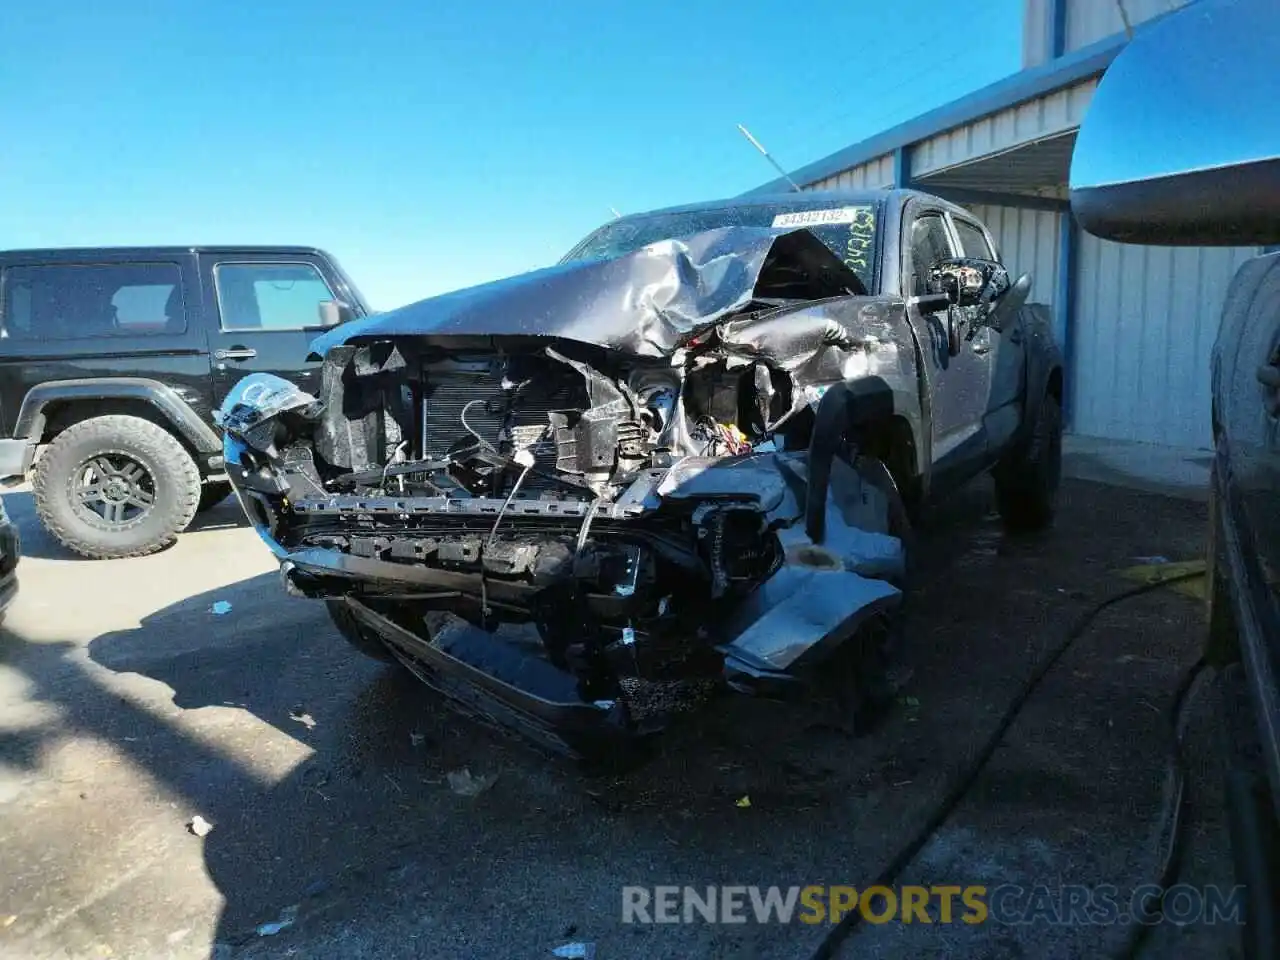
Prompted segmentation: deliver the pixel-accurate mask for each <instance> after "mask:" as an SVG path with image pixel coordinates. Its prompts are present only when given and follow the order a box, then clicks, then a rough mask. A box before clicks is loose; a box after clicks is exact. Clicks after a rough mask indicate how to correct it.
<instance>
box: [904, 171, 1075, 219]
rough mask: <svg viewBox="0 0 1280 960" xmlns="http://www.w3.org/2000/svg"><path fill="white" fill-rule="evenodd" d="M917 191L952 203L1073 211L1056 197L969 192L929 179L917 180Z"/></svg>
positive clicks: (1056, 211)
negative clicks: (935, 182)
mask: <svg viewBox="0 0 1280 960" xmlns="http://www.w3.org/2000/svg"><path fill="white" fill-rule="evenodd" d="M913 188H914V189H916V190H923V191H925V192H926V193H931V194H933V195H934V196H935V197H942V199H943V200H950V201H951V202H952V203H985V204H989V205H990V206H993V207H1021V208H1023V209H1025V210H1049V211H1051V212H1053V213H1061V212H1065V211H1067V210H1070V209H1071V204H1070V203H1068V202H1067V201H1066V200H1059V199H1058V198H1056V197H1032V196H1027V195H1026V194H1021V193H1002V192H1000V191H998V190H969V189H966V188H964V187H948V186H946V185H945V184H941V183H939V184H934V183H932V182H931V181H930V180H929V178H928V177H925V178H924V179H922V180H917V181H915V183H914V184H913Z"/></svg>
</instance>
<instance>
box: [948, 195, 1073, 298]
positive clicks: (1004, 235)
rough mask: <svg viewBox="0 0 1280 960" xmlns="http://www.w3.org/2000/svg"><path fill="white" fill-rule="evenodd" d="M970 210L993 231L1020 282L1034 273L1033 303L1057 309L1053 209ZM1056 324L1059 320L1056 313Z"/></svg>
mask: <svg viewBox="0 0 1280 960" xmlns="http://www.w3.org/2000/svg"><path fill="white" fill-rule="evenodd" d="M969 209H970V210H972V211H973V212H974V214H975V215H976V216H978V217H979V218H980V219H981V220H982V222H983V223H985V224H986V225H987V228H988V229H990V231H991V235H992V237H994V238H995V241H996V249H997V250H999V252H1000V259H1001V260H1002V261H1003V262H1004V265H1005V266H1006V267H1008V268H1009V273H1010V274H1012V276H1013V278H1014V279H1017V278H1018V277H1019V276H1021V275H1022V274H1024V273H1030V274H1031V280H1032V287H1031V296H1030V297H1029V298H1028V301H1029V302H1031V303H1047V304H1049V305H1050V306H1054V307H1056V304H1055V300H1056V298H1057V292H1058V230H1059V225H1058V218H1059V217H1060V216H1061V214H1058V213H1054V212H1053V211H1051V210H1026V209H1020V208H1018V207H991V206H979V205H970V206H969ZM1054 321H1055V323H1056V322H1057V321H1058V317H1057V311H1056V309H1055V311H1054Z"/></svg>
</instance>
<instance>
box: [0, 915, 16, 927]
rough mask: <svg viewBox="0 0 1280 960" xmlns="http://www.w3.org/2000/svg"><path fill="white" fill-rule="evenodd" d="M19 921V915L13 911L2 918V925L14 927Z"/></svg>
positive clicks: (0, 921)
mask: <svg viewBox="0 0 1280 960" xmlns="http://www.w3.org/2000/svg"><path fill="white" fill-rule="evenodd" d="M17 921H18V915H17V914H16V913H11V914H9V915H8V916H7V917H5V918H4V919H3V920H0V927H12V926H13V925H14V924H15V923H17Z"/></svg>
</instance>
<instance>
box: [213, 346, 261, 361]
mask: <svg viewBox="0 0 1280 960" xmlns="http://www.w3.org/2000/svg"><path fill="white" fill-rule="evenodd" d="M257 355H258V351H257V350H254V349H253V348H252V347H229V348H227V349H226V350H215V351H213V359H215V360H252V359H253V358H254V357H256V356H257Z"/></svg>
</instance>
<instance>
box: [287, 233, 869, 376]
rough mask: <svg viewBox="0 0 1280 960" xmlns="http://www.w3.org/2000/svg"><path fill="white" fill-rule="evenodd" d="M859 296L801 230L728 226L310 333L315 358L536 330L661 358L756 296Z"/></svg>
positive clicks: (855, 284) (826, 252)
mask: <svg viewBox="0 0 1280 960" xmlns="http://www.w3.org/2000/svg"><path fill="white" fill-rule="evenodd" d="M866 292H867V291H866V290H865V289H864V288H863V286H862V282H861V281H860V280H859V279H858V277H857V275H856V274H855V273H854V272H853V271H852V270H850V269H849V268H848V267H847V266H846V265H845V264H844V263H843V262H842V261H841V260H840V258H839V257H837V256H836V255H835V254H834V253H833V252H832V251H831V250H830V249H829V248H828V247H827V246H826V245H825V244H824V243H823V242H822V241H821V240H819V239H818V238H817V237H816V236H814V234H812V233H810V232H809V231H807V230H795V231H791V232H788V233H779V232H778V231H776V230H769V229H760V228H751V227H725V228H722V229H719V230H709V231H706V232H704V233H698V234H694V235H693V236H690V237H685V238H683V239H679V240H664V241H662V242H660V243H654V244H650V245H649V246H647V247H642V248H641V249H639V250H636V251H633V252H631V253H628V254H624V255H623V256H620V257H616V258H614V259H611V260H597V261H576V262H570V263H563V264H558V265H556V266H554V267H548V268H546V269H543V270H536V271H534V272H532V273H526V274H521V275H519V276H515V277H509V278H507V279H505V280H498V281H495V282H493V283H486V284H482V285H480V286H477V287H469V288H467V289H465V290H458V291H456V292H454V293H448V294H444V295H443V296H439V297H432V298H430V299H428V300H421V301H419V302H417V303H412V304H409V305H408V306H405V307H401V308H399V309H398V310H391V311H388V312H387V313H381V314H377V315H376V316H371V317H365V318H363V319H361V320H356V321H353V322H351V323H347V324H343V325H342V326H341V327H338V328H335V329H333V330H331V331H329V332H328V333H326V334H324V335H323V336H321V337H319V338H317V339H316V340H315V341H314V342H313V343H312V344H311V353H312V354H313V355H315V356H318V357H322V356H324V354H325V353H327V352H328V351H329V350H330V349H331V348H333V347H335V346H339V345H341V344H346V343H351V342H353V341H356V340H369V339H378V338H382V337H395V336H422V337H476V336H481V337H483V336H506V337H510V336H532V337H554V338H562V339H567V340H576V341H579V342H581V343H588V344H593V345H595V346H599V347H604V348H607V349H612V350H622V351H626V352H628V353H633V354H636V355H638V356H648V357H663V356H669V355H670V354H672V353H674V352H675V351H676V350H677V349H678V348H679V347H680V346H682V345H683V344H684V343H685V341H687V340H688V339H689V338H690V337H691V336H693V335H694V334H696V333H698V332H699V331H701V330H704V329H706V328H707V327H710V326H712V325H714V324H716V323H717V322H719V321H720V320H722V319H724V318H725V317H727V316H729V315H731V314H733V313H734V312H736V311H740V310H742V309H743V308H745V307H746V306H747V305H748V304H750V303H751V301H752V300H753V299H759V298H777V299H785V300H820V299H825V298H827V297H837V296H845V295H849V294H865V293H866Z"/></svg>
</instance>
